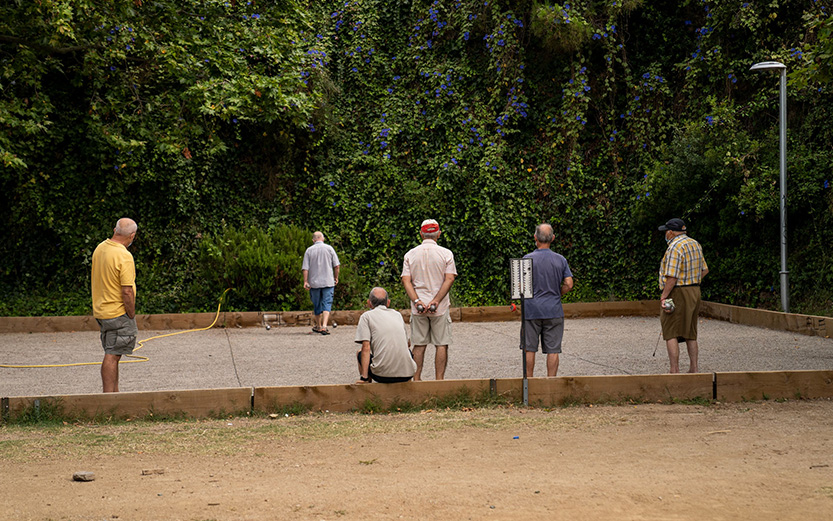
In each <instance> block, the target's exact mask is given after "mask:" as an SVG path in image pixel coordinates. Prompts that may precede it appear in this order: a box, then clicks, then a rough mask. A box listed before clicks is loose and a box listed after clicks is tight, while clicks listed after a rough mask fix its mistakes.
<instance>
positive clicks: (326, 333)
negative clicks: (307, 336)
mask: <svg viewBox="0 0 833 521" xmlns="http://www.w3.org/2000/svg"><path fill="white" fill-rule="evenodd" d="M318 332H319V333H321V334H322V335H329V334H330V330H329V329H319V330H318Z"/></svg>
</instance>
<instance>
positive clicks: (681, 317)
mask: <svg viewBox="0 0 833 521" xmlns="http://www.w3.org/2000/svg"><path fill="white" fill-rule="evenodd" d="M669 298H672V299H674V308H675V309H674V311H672V312H671V313H666V312H665V311H660V324H661V325H662V338H663V339H664V340H670V339H672V338H676V339H678V340H679V339H681V338H682V339H685V340H697V319H698V317H699V315H700V286H675V287H674V288H673V289H672V290H671V294H670V295H669Z"/></svg>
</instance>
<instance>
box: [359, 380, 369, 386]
mask: <svg viewBox="0 0 833 521" xmlns="http://www.w3.org/2000/svg"><path fill="white" fill-rule="evenodd" d="M369 383H370V382H365V381H364V380H356V385H359V384H369Z"/></svg>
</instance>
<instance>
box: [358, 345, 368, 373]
mask: <svg viewBox="0 0 833 521" xmlns="http://www.w3.org/2000/svg"><path fill="white" fill-rule="evenodd" d="M361 354H362V350H361V349H359V350H358V351H357V352H356V361H358V363H359V376H360V377H361V375H362V357H361ZM368 376H370V375H368Z"/></svg>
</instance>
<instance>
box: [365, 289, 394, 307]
mask: <svg viewBox="0 0 833 521" xmlns="http://www.w3.org/2000/svg"><path fill="white" fill-rule="evenodd" d="M388 302H390V301H389V300H388V292H387V291H385V288H380V287H378V286H377V287H375V288H373V289H372V290H370V295H368V298H367V303H368V304H369V305H370V307H371V308H375V307H377V306H387V305H388Z"/></svg>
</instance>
